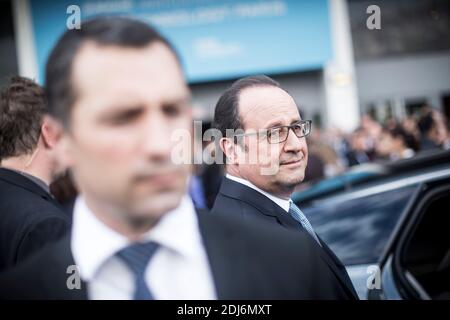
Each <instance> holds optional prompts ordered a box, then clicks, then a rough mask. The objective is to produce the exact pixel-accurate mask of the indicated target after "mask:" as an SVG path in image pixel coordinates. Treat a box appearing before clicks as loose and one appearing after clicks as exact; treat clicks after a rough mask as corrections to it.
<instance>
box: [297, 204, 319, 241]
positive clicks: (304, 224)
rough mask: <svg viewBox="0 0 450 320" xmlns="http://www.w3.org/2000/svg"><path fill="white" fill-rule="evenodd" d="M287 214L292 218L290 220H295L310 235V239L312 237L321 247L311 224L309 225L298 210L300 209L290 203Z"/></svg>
mask: <svg viewBox="0 0 450 320" xmlns="http://www.w3.org/2000/svg"><path fill="white" fill-rule="evenodd" d="M289 214H290V215H291V216H292V218H294V219H295V220H297V221H298V222H300V224H301V225H302V227H303V229H305V230H306V231H307V232H308V233H309V234H310V235H311V237H313V238H314V240H316V242H317V243H318V244H319V245H321V244H320V241H319V238H318V237H317V235H316V233H315V232H314V229H313V227H312V225H311V223H309V221H308V219H307V218H306V216H305V215H304V214H303V212H302V211H301V210H300V208H299V207H297V206H296V205H295V203H293V202H291V204H290V206H289Z"/></svg>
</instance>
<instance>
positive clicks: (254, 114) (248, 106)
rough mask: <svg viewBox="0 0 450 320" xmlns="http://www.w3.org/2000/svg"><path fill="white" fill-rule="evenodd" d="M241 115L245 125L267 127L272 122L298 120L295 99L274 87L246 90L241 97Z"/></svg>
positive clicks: (258, 87)
mask: <svg viewBox="0 0 450 320" xmlns="http://www.w3.org/2000/svg"><path fill="white" fill-rule="evenodd" d="M239 115H240V116H241V119H242V120H243V121H244V123H253V124H259V125H265V124H266V123H268V122H270V121H271V120H276V119H284V118H286V119H288V118H289V119H288V120H291V118H298V116H299V113H298V109H297V105H296V103H295V101H294V99H293V98H292V97H291V96H290V95H289V94H288V93H287V92H286V91H284V90H283V89H281V88H277V87H274V86H257V87H251V88H246V89H244V90H242V91H241V93H240V96H239Z"/></svg>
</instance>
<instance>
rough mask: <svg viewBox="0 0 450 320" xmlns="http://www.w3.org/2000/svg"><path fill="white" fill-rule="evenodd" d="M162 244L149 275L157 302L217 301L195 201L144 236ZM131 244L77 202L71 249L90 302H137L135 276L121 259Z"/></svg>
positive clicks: (188, 201) (80, 200) (186, 200)
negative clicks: (111, 300) (125, 249)
mask: <svg viewBox="0 0 450 320" xmlns="http://www.w3.org/2000/svg"><path fill="white" fill-rule="evenodd" d="M143 240H145V241H150V240H152V241H155V242H157V243H159V244H160V246H159V248H158V250H157V251H156V253H155V254H154V256H153V257H152V259H151V261H150V263H149V265H148V266H147V269H146V271H145V279H146V282H147V286H148V287H149V289H150V291H151V292H152V294H153V296H154V297H155V299H164V300H165V299H174V300H184V299H186V300H191V299H216V298H217V296H216V290H215V287H214V281H213V277H212V274H211V270H210V265H209V262H208V258H207V254H206V251H205V248H204V245H203V240H202V238H201V234H200V230H199V226H198V220H197V215H196V213H195V209H194V206H193V204H192V200H191V199H190V198H189V197H188V196H184V197H183V199H182V201H181V203H180V206H179V207H178V208H176V209H174V210H172V211H170V212H168V213H166V214H165V215H164V216H163V218H161V220H160V221H159V222H158V224H157V225H156V226H154V227H153V228H152V229H151V230H150V231H149V232H147V233H146V234H145V235H144V236H143ZM129 244H130V241H129V240H128V239H127V238H126V237H124V236H123V235H121V234H119V233H117V232H116V231H114V230H112V229H111V228H109V227H107V226H106V225H105V224H103V223H102V222H101V221H100V220H99V219H98V218H97V217H96V216H95V215H94V214H93V213H92V211H91V210H90V209H89V208H88V207H87V205H86V203H85V201H84V199H83V198H82V197H78V199H77V200H76V203H75V207H74V214H73V227H72V238H71V249H72V253H73V256H74V260H75V263H76V265H77V266H78V271H79V274H80V276H81V279H83V280H84V281H85V282H86V283H87V293H88V297H89V299H91V300H98V299H120V300H129V299H132V296H133V292H134V279H133V274H132V272H131V271H130V270H129V269H128V267H127V266H126V264H125V263H124V262H123V261H122V260H121V259H120V258H118V257H117V256H115V253H117V252H118V251H119V250H121V249H123V248H124V247H126V246H127V245H129Z"/></svg>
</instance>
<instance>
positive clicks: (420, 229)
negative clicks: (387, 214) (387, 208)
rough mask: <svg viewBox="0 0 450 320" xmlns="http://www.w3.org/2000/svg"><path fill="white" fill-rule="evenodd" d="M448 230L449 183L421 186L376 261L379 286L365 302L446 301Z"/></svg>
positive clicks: (444, 180) (449, 271)
mask: <svg viewBox="0 0 450 320" xmlns="http://www.w3.org/2000/svg"><path fill="white" fill-rule="evenodd" d="M449 229H450V179H449V178H442V179H438V180H433V181H430V182H427V183H423V184H422V185H421V187H420V189H419V192H417V194H416V195H415V198H414V200H413V201H412V203H411V205H410V206H409V207H408V210H407V212H406V213H405V215H404V219H402V220H401V221H400V224H399V226H398V228H397V229H396V232H395V234H394V236H393V238H392V241H391V243H390V245H389V246H388V248H387V250H386V252H385V253H384V254H383V256H382V258H381V260H380V268H381V271H380V272H381V273H380V274H379V275H378V276H377V277H374V282H377V281H379V284H380V285H379V286H377V285H374V286H373V288H372V289H371V290H369V299H422V300H441V299H450V232H449ZM375 284H376V283H375Z"/></svg>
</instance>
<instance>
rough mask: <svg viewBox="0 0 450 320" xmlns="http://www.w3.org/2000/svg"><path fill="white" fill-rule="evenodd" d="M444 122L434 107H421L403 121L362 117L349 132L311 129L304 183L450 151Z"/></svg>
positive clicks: (442, 116)
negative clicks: (366, 165) (363, 167)
mask: <svg viewBox="0 0 450 320" xmlns="http://www.w3.org/2000/svg"><path fill="white" fill-rule="evenodd" d="M448 123H449V122H448V120H447V119H446V117H445V115H444V114H443V113H442V112H440V111H439V110H438V109H436V108H432V107H430V106H429V105H424V106H423V107H422V108H421V109H420V111H419V112H418V113H417V114H415V115H411V116H408V117H406V118H404V119H394V118H391V119H387V120H385V121H384V123H381V122H379V121H376V120H375V119H374V118H373V117H372V116H370V115H369V114H365V115H364V116H363V117H362V118H361V121H360V125H359V127H358V128H356V129H355V130H354V131H353V132H350V133H346V132H343V131H342V130H339V129H320V128H314V129H313V131H312V132H311V135H310V136H309V140H308V143H309V144H308V146H309V153H310V159H311V161H310V163H309V166H308V168H307V173H306V181H310V182H314V181H317V180H320V179H324V178H328V177H332V176H335V175H337V174H341V173H344V172H346V171H347V170H349V169H350V168H351V167H354V166H357V165H360V164H364V163H369V162H382V161H396V160H401V159H407V158H411V157H414V156H415V155H416V154H418V153H422V152H429V151H431V150H440V149H441V150H447V149H450V134H449V130H448Z"/></svg>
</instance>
